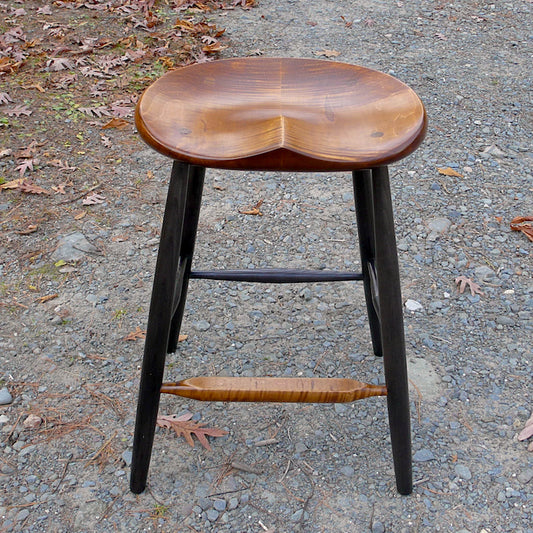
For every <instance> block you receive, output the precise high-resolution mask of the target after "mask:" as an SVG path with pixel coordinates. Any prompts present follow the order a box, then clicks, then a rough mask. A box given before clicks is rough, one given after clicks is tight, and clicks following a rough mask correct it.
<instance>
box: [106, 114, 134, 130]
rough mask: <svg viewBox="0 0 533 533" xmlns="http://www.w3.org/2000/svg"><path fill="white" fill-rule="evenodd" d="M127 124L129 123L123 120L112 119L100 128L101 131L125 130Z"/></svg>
mask: <svg viewBox="0 0 533 533" xmlns="http://www.w3.org/2000/svg"><path fill="white" fill-rule="evenodd" d="M128 124H129V122H128V121H127V120H124V119H123V118H117V117H113V118H112V119H111V120H110V121H109V122H107V123H106V124H104V125H103V126H102V129H103V130H107V129H109V128H118V129H122V128H125V127H126V126H127V125H128Z"/></svg>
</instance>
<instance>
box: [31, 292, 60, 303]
mask: <svg viewBox="0 0 533 533" xmlns="http://www.w3.org/2000/svg"><path fill="white" fill-rule="evenodd" d="M58 296H59V295H58V294H48V295H46V296H41V297H40V298H37V300H36V301H37V302H39V303H41V304H44V303H45V302H49V301H50V300H54V299H55V298H57V297H58Z"/></svg>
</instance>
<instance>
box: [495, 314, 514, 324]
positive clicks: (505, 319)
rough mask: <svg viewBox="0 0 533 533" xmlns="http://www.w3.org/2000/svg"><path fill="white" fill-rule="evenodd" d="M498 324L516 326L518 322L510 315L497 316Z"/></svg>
mask: <svg viewBox="0 0 533 533" xmlns="http://www.w3.org/2000/svg"><path fill="white" fill-rule="evenodd" d="M496 324H501V325H502V326H515V325H516V322H515V321H514V319H512V318H511V317H509V316H497V317H496Z"/></svg>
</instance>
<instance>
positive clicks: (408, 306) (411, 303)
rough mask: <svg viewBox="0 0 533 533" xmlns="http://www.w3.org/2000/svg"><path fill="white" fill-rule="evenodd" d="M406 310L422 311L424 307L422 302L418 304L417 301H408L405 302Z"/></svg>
mask: <svg viewBox="0 0 533 533" xmlns="http://www.w3.org/2000/svg"><path fill="white" fill-rule="evenodd" d="M405 308H406V309H407V310H408V311H413V312H414V311H420V309H424V306H423V305H422V304H421V303H420V302H417V301H416V300H407V301H406V302H405Z"/></svg>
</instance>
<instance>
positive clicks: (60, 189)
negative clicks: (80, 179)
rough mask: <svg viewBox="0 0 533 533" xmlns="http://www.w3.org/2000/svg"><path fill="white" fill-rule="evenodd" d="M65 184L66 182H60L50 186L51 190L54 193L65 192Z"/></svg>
mask: <svg viewBox="0 0 533 533" xmlns="http://www.w3.org/2000/svg"><path fill="white" fill-rule="evenodd" d="M66 186H67V184H66V183H60V184H59V185H58V186H57V187H52V190H53V191H54V192H55V193H56V194H66V192H65V187H66Z"/></svg>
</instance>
